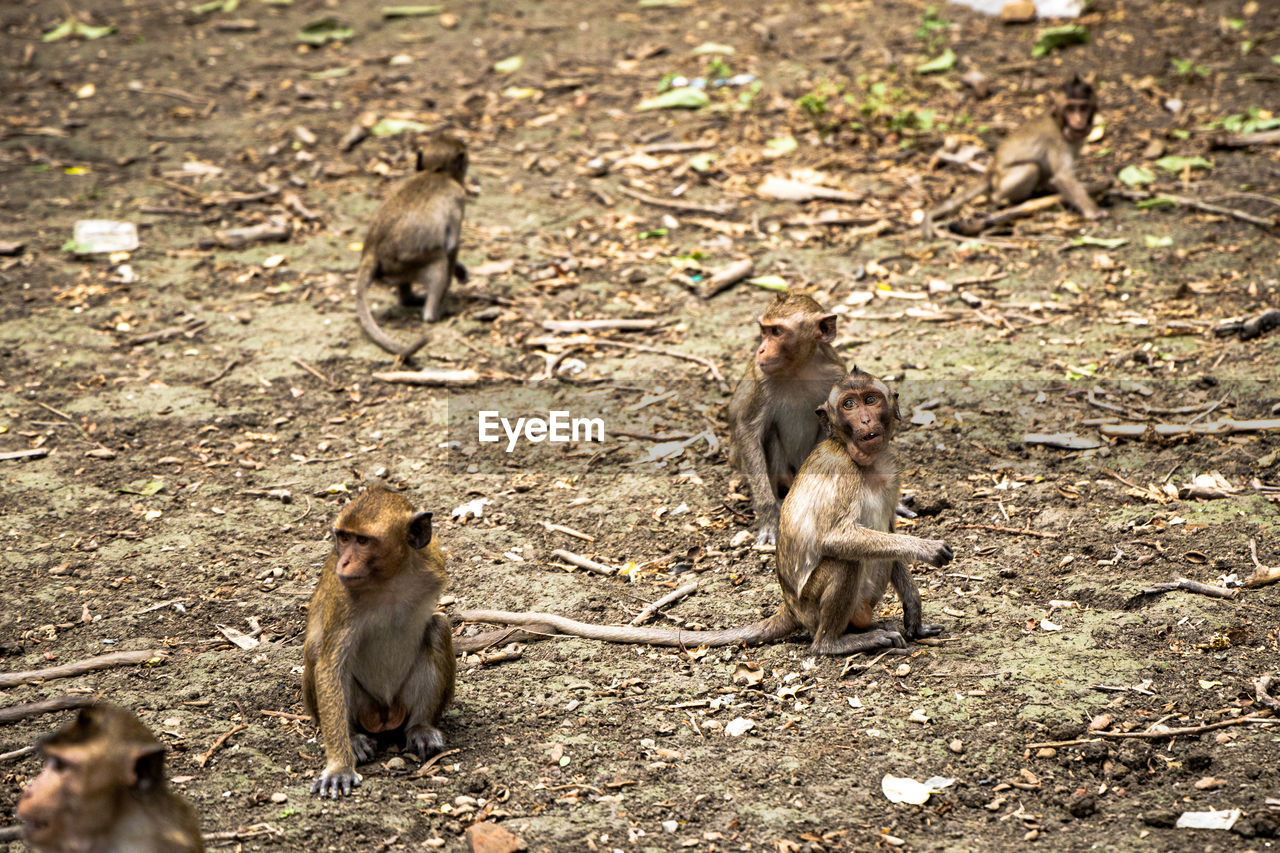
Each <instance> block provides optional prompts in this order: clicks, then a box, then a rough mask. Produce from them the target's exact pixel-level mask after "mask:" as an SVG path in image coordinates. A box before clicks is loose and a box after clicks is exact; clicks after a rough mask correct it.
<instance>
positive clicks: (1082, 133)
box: [1060, 100, 1094, 143]
mask: <svg viewBox="0 0 1280 853" xmlns="http://www.w3.org/2000/svg"><path fill="white" fill-rule="evenodd" d="M1093 113H1094V107H1093V103H1092V102H1091V101H1077V100H1070V101H1067V102H1066V103H1065V104H1063V106H1062V110H1061V111H1060V115H1061V123H1062V135H1063V136H1064V137H1065V138H1066V140H1067V141H1068V142H1071V143H1077V142H1083V141H1084V139H1085V137H1087V136H1088V135H1089V129H1090V128H1092V127H1093Z"/></svg>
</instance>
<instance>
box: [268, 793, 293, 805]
mask: <svg viewBox="0 0 1280 853" xmlns="http://www.w3.org/2000/svg"><path fill="white" fill-rule="evenodd" d="M271 802H273V803H287V802H289V795H288V794H286V793H285V792H284V791H276V792H275V793H274V794H272V795H271Z"/></svg>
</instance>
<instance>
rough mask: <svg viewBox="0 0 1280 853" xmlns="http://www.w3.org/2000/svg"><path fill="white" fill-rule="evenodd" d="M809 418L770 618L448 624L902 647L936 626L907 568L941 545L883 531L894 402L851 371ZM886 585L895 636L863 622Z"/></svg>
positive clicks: (782, 528)
mask: <svg viewBox="0 0 1280 853" xmlns="http://www.w3.org/2000/svg"><path fill="white" fill-rule="evenodd" d="M817 411H818V418H819V420H820V421H821V423H822V425H823V429H824V432H825V434H826V438H825V439H824V440H823V441H822V442H821V443H819V444H818V446H817V447H815V448H814V450H813V452H812V453H810V454H809V457H808V458H807V459H805V461H804V464H802V465H801V466H800V470H799V472H797V474H796V476H795V479H794V481H793V482H792V483H791V488H790V490H789V491H788V492H787V496H786V497H785V498H783V500H782V509H781V512H780V513H779V523H778V551H777V560H776V570H777V575H778V582H779V584H780V585H781V587H782V606H781V607H780V608H779V609H778V611H777V612H776V613H774V614H773V615H772V616H769V617H767V618H765V619H762V620H760V621H758V622H754V623H752V624H750V625H746V626H744V627H740V628H730V629H727V630H722V631H671V630H665V629H660V628H634V627H623V626H612V625H593V624H589V623H585V622H578V621H576V620H573V619H567V618H565V617H563V616H555V615H550V614H544V613H512V612H508V611H497V610H463V611H460V612H458V613H456V614H455V618H457V619H460V620H461V621H465V622H495V623H500V624H508V625H538V626H539V628H540V629H541V630H543V631H546V630H548V629H554V630H555V631H559V632H560V633H563V634H570V635H573V636H576V637H585V638H588V639H593V640H603V641H606V642H614V643H649V644H652V645H658V646H685V645H694V644H696V645H704V646H728V645H737V644H738V643H768V642H775V641H778V640H781V639H784V638H785V637H787V636H790V635H791V634H793V633H796V632H797V631H799V630H801V629H804V630H806V631H808V632H809V635H810V637H811V638H812V643H811V646H810V648H811V650H812V651H813V652H814V653H815V654H823V655H850V654H854V653H856V652H863V651H870V650H872V649H880V648H891V647H893V648H905V646H906V642H905V640H908V639H910V640H915V639H919V638H920V637H929V636H933V635H935V634H938V633H940V632H941V628H939V627H938V626H936V625H929V624H925V623H923V622H922V621H921V612H920V610H921V607H920V592H919V590H918V589H917V588H916V585H915V581H914V580H912V578H911V574H910V572H909V571H908V569H907V563H909V562H924V563H929V564H930V565H933V566H942V565H946V564H947V563H948V562H950V561H951V559H952V556H953V553H952V550H951V547H950V546H949V545H947V543H945V542H943V541H942V540H940V539H922V538H920V537H917V536H910V535H906V534H902V533H895V532H893V523H894V508H895V507H896V506H897V503H898V472H897V467H896V465H895V463H894V460H893V455H892V453H891V452H890V449H889V441H890V439H891V438H892V437H893V434H894V432H895V430H896V428H897V424H898V421H899V417H900V416H899V413H898V401H897V396H896V395H895V394H894V393H893V392H892V391H891V390H890V389H889V387H888V386H887V385H886V384H885V383H884V382H882V381H881V380H879V379H877V378H876V377H874V376H872V375H871V374H869V373H866V372H865V371H862V370H859V369H858V368H856V367H855V368H854V369H853V371H852V372H850V373H849V374H848V375H847V376H845V377H844V378H842V379H841V380H840V381H839V382H837V383H836V384H835V385H834V386H833V387H832V388H831V390H830V392H829V394H828V395H827V399H826V400H825V401H824V402H823V404H822V405H821V406H819V407H818V410H817ZM890 584H892V585H893V588H894V590H895V591H896V592H897V594H898V597H899V598H900V599H901V600H902V614H903V631H902V632H899V631H896V630H894V629H892V628H888V627H885V626H883V625H876V624H875V622H874V619H873V614H874V611H875V608H876V606H877V605H878V604H879V602H880V599H881V598H882V597H883V596H884V593H885V591H886V589H887V588H888V586H889V585H890ZM849 629H854V630H853V631H850V630H849Z"/></svg>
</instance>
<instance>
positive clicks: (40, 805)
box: [18, 744, 123, 851]
mask: <svg viewBox="0 0 1280 853" xmlns="http://www.w3.org/2000/svg"><path fill="white" fill-rule="evenodd" d="M102 746H105V744H103V745H102ZM105 752H106V750H105V749H101V748H98V746H95V745H93V744H84V745H79V744H78V745H68V746H58V747H52V746H51V747H48V748H46V755H45V763H44V767H43V768H41V770H40V774H39V775H38V776H36V778H34V779H32V780H31V783H30V784H28V785H27V787H26V789H25V790H23V792H22V796H21V798H20V799H19V800H18V820H20V821H22V824H23V839H24V840H25V841H26V842H27V844H28V845H29V846H30V847H31V848H32V849H34V850H37V851H43V850H62V849H69V848H67V847H66V846H67V845H71V844H73V843H74V842H75V841H76V840H77V839H82V838H93V837H95V836H96V835H98V834H100V833H101V832H103V831H105V829H106V828H107V827H109V826H110V821H111V820H112V819H113V818H114V816H115V815H114V813H113V804H114V801H115V799H114V796H113V793H114V789H115V788H117V787H119V786H120V785H121V784H123V780H122V779H121V771H122V770H123V768H121V767H116V766H111V765H112V762H111V761H110V756H109V755H106V754H105Z"/></svg>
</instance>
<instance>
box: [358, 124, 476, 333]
mask: <svg viewBox="0 0 1280 853" xmlns="http://www.w3.org/2000/svg"><path fill="white" fill-rule="evenodd" d="M466 175H467V148H466V146H465V145H464V144H463V143H462V141H461V140H459V139H458V138H457V137H454V136H451V135H449V134H439V135H437V136H435V137H433V138H432V139H431V140H429V141H428V143H427V145H426V147H425V148H424V149H423V150H420V151H419V152H418V159H417V174H416V175H414V176H413V177H412V178H410V179H409V180H407V181H405V182H404V183H403V184H401V185H400V187H399V188H398V189H397V190H396V191H395V192H393V193H392V194H391V195H390V197H388V198H387V200H386V201H384V202H383V203H382V205H381V206H380V207H379V208H378V209H377V211H375V212H374V214H373V221H372V222H371V223H370V224H369V233H368V236H366V237H365V241H364V250H363V252H362V254H361V256H360V267H359V269H358V270H357V271H356V315H357V316H358V317H359V319H360V325H361V326H362V327H363V328H364V331H365V333H366V334H367V335H368V336H369V338H370V339H371V340H373V342H374V343H376V344H377V345H378V346H380V347H382V348H383V349H385V350H386V351H387V352H390V353H394V354H396V355H398V356H400V357H401V358H409V357H410V356H412V355H413V354H414V353H415V352H417V351H418V350H419V349H421V348H422V347H423V346H424V345H425V344H426V343H427V340H428V336H426V335H424V336H422V337H421V338H419V339H418V340H417V341H416V342H414V343H411V344H405V345H401V344H398V343H396V342H395V341H394V340H392V339H391V337H390V336H389V335H388V334H387V333H386V332H384V331H383V330H382V329H381V328H380V327H379V326H378V323H377V321H376V320H374V318H373V313H372V312H371V311H370V310H369V301H368V292H369V284H370V283H371V282H372V281H373V280H374V279H381V280H383V281H386V282H388V283H390V284H394V285H395V286H396V287H397V288H398V290H399V299H400V304H401V305H404V306H410V307H416V306H419V305H420V306H422V319H423V321H424V322H427V323H434V322H435V321H437V320H439V319H440V315H441V313H442V311H443V307H444V295H445V291H447V290H448V289H449V282H450V280H451V279H452V278H454V277H456V278H457V279H458V281H461V282H465V281H466V280H467V269H466V267H464V266H463V265H462V264H460V263H458V242H459V235H460V232H461V230H462V213H463V207H464V204H465V201H466ZM416 281H421V282H422V283H423V284H424V285H425V286H426V295H425V296H419V295H417V294H415V293H414V292H413V284H414V282H416Z"/></svg>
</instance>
